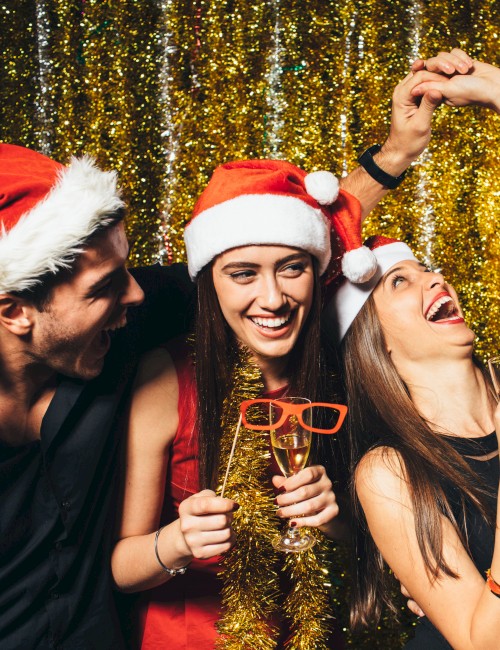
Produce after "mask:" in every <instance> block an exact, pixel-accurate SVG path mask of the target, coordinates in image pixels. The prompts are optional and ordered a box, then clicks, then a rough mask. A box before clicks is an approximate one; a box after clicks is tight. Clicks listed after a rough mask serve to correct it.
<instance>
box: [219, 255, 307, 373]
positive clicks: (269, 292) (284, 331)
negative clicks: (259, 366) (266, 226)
mask: <svg viewBox="0 0 500 650" xmlns="http://www.w3.org/2000/svg"><path fill="white" fill-rule="evenodd" d="M212 273H213V280H214V286H215V290H216V292H217V297H218V299H219V304H220V307H221V310H222V313H223V315H224V318H225V319H226V321H227V323H228V324H229V326H230V328H231V329H232V331H233V332H234V335H235V337H236V338H237V340H238V341H240V343H243V345H245V346H246V347H248V348H249V349H250V350H252V352H253V353H254V355H255V357H256V359H257V361H258V359H259V358H263V359H267V360H269V359H274V358H276V359H283V358H284V357H286V356H287V355H288V354H290V352H291V351H292V350H293V347H294V345H295V343H296V342H297V339H298V337H299V334H300V332H301V331H302V328H303V326H304V323H305V322H306V319H307V316H308V315H309V311H310V309H311V303H312V299H313V292H314V268H313V262H312V258H311V255H310V254H309V253H306V252H305V251H303V250H300V249H298V248H289V247H287V246H243V247H240V248H233V249H231V250H229V251H226V252H225V253H222V254H221V255H219V256H218V257H217V258H216V259H215V261H214V264H213V271H212Z"/></svg>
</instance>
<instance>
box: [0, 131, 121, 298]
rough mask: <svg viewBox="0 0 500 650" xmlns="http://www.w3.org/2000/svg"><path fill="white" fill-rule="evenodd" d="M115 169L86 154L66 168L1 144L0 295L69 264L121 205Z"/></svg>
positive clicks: (28, 286) (33, 281) (22, 148)
mask: <svg viewBox="0 0 500 650" xmlns="http://www.w3.org/2000/svg"><path fill="white" fill-rule="evenodd" d="M116 183H117V174H116V172H104V171H102V170H100V169H99V168H98V167H97V165H96V163H95V161H94V160H93V159H92V158H90V157H88V156H83V157H82V158H80V159H78V158H72V159H71V161H70V164H69V165H68V166H67V167H66V166H64V165H61V164H60V163H57V162H55V161H54V160H51V159H50V158H47V157H46V156H44V155H42V154H40V153H37V152H36V151H33V150H31V149H26V148H25V147H19V146H17V145H11V144H0V293H8V292H10V291H23V290H25V289H31V288H33V287H34V286H35V285H36V284H38V283H39V282H40V280H41V278H42V277H43V276H44V275H46V274H47V273H57V271H59V270H60V269H62V268H68V267H69V265H70V264H71V262H72V261H73V260H74V259H75V257H76V256H77V255H79V254H80V253H81V252H82V249H83V246H84V245H85V242H86V241H87V239H88V238H89V237H90V236H91V235H92V234H93V233H94V232H95V231H96V229H97V228H98V227H100V226H105V225H106V224H107V223H111V222H112V220H110V219H109V217H110V215H112V214H113V213H115V212H116V211H117V210H119V209H121V208H123V207H124V203H123V201H122V199H121V198H120V192H119V190H118V189H117V184H116Z"/></svg>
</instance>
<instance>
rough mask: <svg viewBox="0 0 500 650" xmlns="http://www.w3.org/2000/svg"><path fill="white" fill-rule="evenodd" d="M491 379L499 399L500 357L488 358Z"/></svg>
mask: <svg viewBox="0 0 500 650" xmlns="http://www.w3.org/2000/svg"><path fill="white" fill-rule="evenodd" d="M488 368H489V369H490V375H491V381H492V383H493V388H494V389H495V393H496V398H497V401H499V400H500V357H493V358H491V359H489V360H488Z"/></svg>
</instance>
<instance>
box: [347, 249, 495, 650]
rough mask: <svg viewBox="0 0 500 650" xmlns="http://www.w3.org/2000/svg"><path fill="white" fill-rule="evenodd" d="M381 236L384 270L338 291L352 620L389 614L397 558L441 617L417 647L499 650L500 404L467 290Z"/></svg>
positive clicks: (417, 595) (410, 583)
mask: <svg viewBox="0 0 500 650" xmlns="http://www.w3.org/2000/svg"><path fill="white" fill-rule="evenodd" d="M367 245H368V246H369V247H370V248H371V249H372V251H373V252H374V254H375V256H376V258H377V262H378V271H377V275H376V276H375V278H374V279H372V280H371V281H370V282H369V283H367V284H365V285H364V286H363V287H361V288H360V287H359V286H358V287H355V286H354V285H351V284H350V283H348V282H345V283H344V284H343V285H342V286H341V287H340V289H339V290H338V292H337V295H336V297H335V302H336V304H335V312H336V314H337V316H338V321H337V327H338V331H339V338H341V339H343V340H342V346H341V350H342V359H343V366H344V370H345V382H346V389H347V394H348V403H349V417H350V439H349V443H350V453H351V469H352V473H353V477H354V481H353V483H354V485H353V497H354V501H355V512H356V517H355V520H356V521H355V528H356V557H357V563H356V571H355V585H354V603H353V609H352V622H353V624H354V627H358V628H359V627H362V626H365V625H369V624H373V623H376V621H377V619H378V618H379V616H380V613H381V607H382V605H383V604H384V603H386V604H388V605H389V606H390V604H391V603H390V600H389V590H388V585H387V580H388V576H387V573H386V572H384V570H383V567H384V560H385V562H387V564H388V565H389V567H390V568H391V569H392V570H393V571H394V573H395V574H396V575H397V577H398V578H399V579H400V580H401V582H402V584H404V585H405V586H406V587H407V589H408V590H409V592H410V593H411V594H412V597H413V598H414V599H415V600H416V601H417V602H418V603H419V605H420V607H421V608H422V610H423V611H424V612H425V614H426V615H427V617H428V619H426V618H424V619H423V620H422V621H421V624H420V625H419V626H418V628H417V634H416V636H415V639H414V640H413V641H411V642H410V643H409V644H408V647H409V648H422V649H423V648H425V650H430V649H438V648H449V647H450V645H451V647H452V648H455V649H456V650H471V649H478V650H493V649H495V650H498V647H499V645H498V639H499V638H500V597H497V595H496V594H495V593H492V591H491V588H492V589H493V590H495V589H496V587H495V584H494V583H490V584H489V585H488V584H487V582H486V580H485V574H484V572H485V570H487V569H489V568H490V567H491V574H492V576H493V577H494V578H495V579H496V580H498V581H500V534H499V535H498V536H497V537H498V541H497V539H496V537H495V521H496V522H497V526H498V525H499V523H500V516H499V515H498V513H497V507H496V496H497V492H498V481H499V464H498V441H497V438H498V436H499V435H500V407H498V406H497V404H496V399H495V395H494V393H493V391H492V389H491V386H490V385H489V382H488V381H487V377H485V375H484V373H483V371H482V369H481V368H480V367H479V366H478V365H477V363H476V362H475V360H474V358H473V355H472V343H473V340H474V334H473V332H472V331H471V330H470V329H469V328H468V327H467V325H466V323H465V321H464V319H463V316H462V313H461V311H460V307H459V304H458V299H457V295H456V293H455V291H454V290H453V288H452V287H451V286H450V285H448V284H447V283H446V282H445V280H444V278H443V276H442V275H441V274H440V273H437V272H433V271H430V270H429V269H427V268H426V267H425V266H424V265H422V264H420V263H419V262H418V261H417V260H416V259H415V258H414V256H413V254H412V253H411V251H410V249H409V248H408V247H407V246H406V245H405V244H403V243H401V242H396V241H395V240H388V239H386V238H382V237H375V238H371V240H368V242H367ZM495 425H496V433H495ZM492 432H493V433H492ZM498 592H499V593H500V586H499V587H498ZM434 626H435V627H434ZM438 630H439V632H438ZM441 635H442V636H441ZM443 637H444V638H443ZM445 639H446V641H445ZM448 644H450V645H448Z"/></svg>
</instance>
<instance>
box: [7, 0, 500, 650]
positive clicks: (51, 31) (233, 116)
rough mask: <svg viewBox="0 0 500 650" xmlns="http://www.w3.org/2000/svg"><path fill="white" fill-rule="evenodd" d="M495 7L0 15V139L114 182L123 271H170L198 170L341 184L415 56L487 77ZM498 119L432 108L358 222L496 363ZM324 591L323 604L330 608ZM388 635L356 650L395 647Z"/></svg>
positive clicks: (387, 629) (97, 6) (477, 2)
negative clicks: (76, 157) (438, 288)
mask: <svg viewBox="0 0 500 650" xmlns="http://www.w3.org/2000/svg"><path fill="white" fill-rule="evenodd" d="M499 14H500V3H498V2H497V1H496V0H469V1H466V0H425V1H424V0H420V1H419V0H363V1H362V2H361V0H357V1H354V0H336V1H335V2H334V1H333V0H330V1H327V0H252V1H249V0H212V1H211V2H210V0H190V1H188V0H186V1H184V2H183V1H182V0H120V1H119V2H118V1H116V0H115V1H114V2H112V1H111V0H108V1H107V2H106V1H103V0H73V1H72V2H71V1H68V0H2V2H1V3H0V45H1V51H2V53H3V55H2V59H1V63H0V70H1V79H0V82H1V83H0V111H1V119H0V138H1V139H2V140H4V141H7V142H13V143H17V144H23V145H26V146H31V147H34V148H36V149H38V150H40V151H42V152H44V153H46V154H48V155H51V156H53V157H54V158H56V159H59V160H61V161H66V160H67V159H68V157H69V155H70V154H81V153H83V152H88V153H91V154H93V155H95V156H96V157H97V158H98V160H99V162H100V163H101V164H102V165H103V166H106V167H113V168H116V169H118V170H119V173H120V178H121V183H122V186H123V188H124V192H125V195H126V198H127V200H128V203H129V206H130V212H129V216H128V220H127V228H128V233H129V236H130V239H131V243H132V253H131V257H132V264H133V265H138V264H144V263H149V262H154V261H158V260H159V261H162V262H164V263H167V262H170V261H179V260H183V259H184V248H183V242H182V230H183V224H184V222H185V220H186V219H187V217H188V216H189V213H190V211H191V209H192V207H193V205H194V201H195V199H196V197H197V195H198V194H199V193H200V191H201V190H202V188H203V187H204V185H205V183H206V182H207V180H208V178H209V176H210V174H211V172H212V170H213V169H214V167H215V166H216V165H218V164H219V163H221V162H224V161H227V160H229V159H235V158H242V157H263V156H267V157H278V158H286V159H288V160H290V161H292V162H294V163H296V164H298V165H301V166H303V167H304V168H306V169H307V170H309V171H312V170H314V169H320V168H326V169H331V170H332V171H333V172H334V173H336V174H338V175H341V174H343V173H345V172H346V171H347V170H350V169H352V168H353V167H354V165H355V160H356V156H357V155H358V154H359V153H360V152H361V151H362V150H363V149H364V148H365V147H366V146H368V145H371V144H374V143H376V142H382V141H383V139H384V136H385V134H386V133H387V130H388V124H389V115H390V97H391V92H392V89H393V87H394V86H395V85H396V83H397V82H398V81H399V80H400V79H401V78H402V77H403V76H404V75H405V74H406V72H407V70H408V65H409V62H410V61H411V60H412V59H414V58H415V57H416V56H418V55H422V56H424V57H427V56H430V55H432V54H433V53H435V52H436V51H438V50H440V49H449V48H451V47H453V46H456V45H459V46H462V47H464V48H465V49H466V50H467V51H468V52H469V53H470V54H471V55H473V56H475V57H477V58H480V59H483V60H485V61H488V62H491V63H496V64H500V60H499V59H498V37H499V30H500V15H499ZM499 120H500V117H498V116H496V115H494V114H493V113H491V112H486V111H481V110H476V109H472V108H469V109H462V110H453V109H450V108H448V107H442V108H441V109H440V110H439V112H438V115H437V117H436V119H435V124H434V136H433V139H432V143H431V145H430V147H429V150H428V151H427V152H426V153H425V154H423V155H422V156H421V158H420V159H419V161H418V162H417V163H416V164H415V165H414V167H413V170H412V172H411V173H410V174H409V175H408V178H407V180H406V181H405V183H404V184H403V185H402V186H401V187H400V188H399V189H398V190H397V191H394V192H391V193H390V195H389V196H388V197H387V198H386V199H385V200H384V202H383V203H382V204H381V205H380V206H379V208H378V209H377V210H376V211H375V212H374V213H373V214H372V215H371V216H370V218H369V220H368V221H367V223H366V226H365V232H366V234H367V235H368V234H372V233H375V232H383V233H384V234H386V235H388V236H396V237H402V238H404V239H405V240H406V241H407V242H408V243H410V244H411V245H412V246H413V247H414V248H415V249H416V251H417V252H418V253H419V254H420V255H421V257H422V258H423V259H424V260H426V261H427V262H428V263H431V264H433V265H435V266H439V267H441V268H443V270H444V272H445V274H446V276H447V277H448V278H449V279H450V280H451V281H452V282H453V283H454V284H455V286H456V288H457V289H458V291H459V293H460V296H461V299H462V302H463V305H464V308H465V310H466V313H467V316H468V319H469V322H470V323H471V324H472V326H473V328H474V330H475V331H476V334H477V335H478V336H479V339H480V342H479V344H478V352H479V354H480V355H481V356H482V357H486V356H488V355H491V354H493V353H498V340H499V327H500V307H499V304H500V303H499V300H498V298H499V287H500V263H499V259H500V238H499V234H498V228H497V225H496V222H497V214H498V207H497V206H498V200H499V197H500V157H499V156H498V153H497V149H498V144H499V141H500V136H499V135H498V131H499V128H498V127H499ZM339 591H342V587H341V586H340V587H339V590H337V596H338V594H339ZM399 639H404V632H403V633H401V630H399V629H398V628H394V626H391V624H390V623H389V622H388V621H384V625H383V626H382V627H381V628H380V629H379V630H378V632H377V633H376V634H373V635H370V636H367V637H366V638H363V639H356V640H352V639H350V640H349V644H350V645H353V646H354V647H356V648H362V647H363V648H370V649H375V648H381V649H382V648H383V649H384V650H387V649H389V648H398V647H400V645H401V641H400V640H399Z"/></svg>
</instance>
